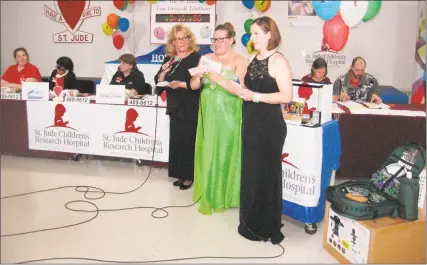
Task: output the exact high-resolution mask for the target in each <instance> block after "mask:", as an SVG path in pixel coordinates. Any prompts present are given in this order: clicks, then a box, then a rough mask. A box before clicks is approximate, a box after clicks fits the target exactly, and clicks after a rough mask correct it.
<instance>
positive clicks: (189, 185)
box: [179, 181, 193, 190]
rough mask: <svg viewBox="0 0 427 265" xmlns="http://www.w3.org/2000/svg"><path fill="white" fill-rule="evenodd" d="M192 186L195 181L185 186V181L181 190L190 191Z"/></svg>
mask: <svg viewBox="0 0 427 265" xmlns="http://www.w3.org/2000/svg"><path fill="white" fill-rule="evenodd" d="M192 185H193V181H191V182H190V184H185V181H182V183H181V185H180V186H179V188H180V189H181V190H188V189H189V188H191V186H192Z"/></svg>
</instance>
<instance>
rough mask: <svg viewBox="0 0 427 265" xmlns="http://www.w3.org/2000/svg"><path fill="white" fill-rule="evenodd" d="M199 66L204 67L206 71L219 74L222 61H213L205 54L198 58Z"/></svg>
mask: <svg viewBox="0 0 427 265" xmlns="http://www.w3.org/2000/svg"><path fill="white" fill-rule="evenodd" d="M200 66H202V67H204V68H205V69H206V70H207V71H208V72H215V73H217V74H221V69H222V63H219V62H215V61H214V60H212V59H210V58H208V57H206V56H202V57H201V58H200Z"/></svg>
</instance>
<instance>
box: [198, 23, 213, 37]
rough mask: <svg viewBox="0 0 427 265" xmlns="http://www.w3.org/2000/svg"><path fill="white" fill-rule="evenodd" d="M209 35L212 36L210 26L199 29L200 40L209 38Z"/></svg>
mask: <svg viewBox="0 0 427 265" xmlns="http://www.w3.org/2000/svg"><path fill="white" fill-rule="evenodd" d="M211 35H212V29H211V27H210V26H208V25H206V26H203V27H202V28H201V29H200V36H201V37H202V39H207V38H210V36H211Z"/></svg>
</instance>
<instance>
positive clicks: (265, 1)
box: [255, 0, 271, 12]
mask: <svg viewBox="0 0 427 265" xmlns="http://www.w3.org/2000/svg"><path fill="white" fill-rule="evenodd" d="M270 6H271V0H255V7H256V8H257V9H258V10H259V11H261V12H265V11H267V10H268V9H269V8H270Z"/></svg>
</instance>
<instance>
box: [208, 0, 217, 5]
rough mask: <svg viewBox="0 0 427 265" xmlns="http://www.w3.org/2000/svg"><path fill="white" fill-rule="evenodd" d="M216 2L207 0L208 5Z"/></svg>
mask: <svg viewBox="0 0 427 265" xmlns="http://www.w3.org/2000/svg"><path fill="white" fill-rule="evenodd" d="M215 2H216V0H207V1H206V3H207V4H208V5H214V4H215Z"/></svg>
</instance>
